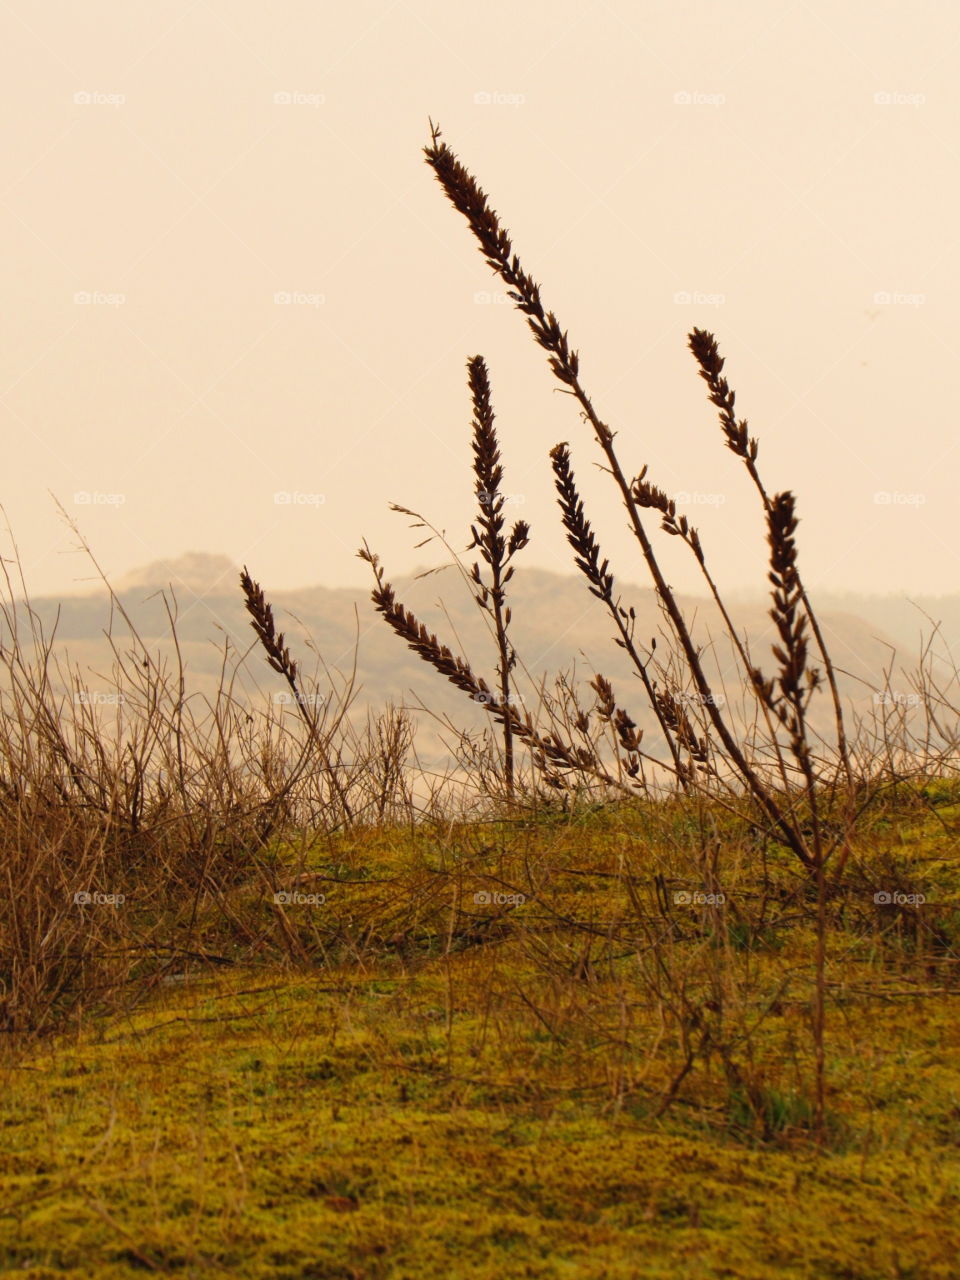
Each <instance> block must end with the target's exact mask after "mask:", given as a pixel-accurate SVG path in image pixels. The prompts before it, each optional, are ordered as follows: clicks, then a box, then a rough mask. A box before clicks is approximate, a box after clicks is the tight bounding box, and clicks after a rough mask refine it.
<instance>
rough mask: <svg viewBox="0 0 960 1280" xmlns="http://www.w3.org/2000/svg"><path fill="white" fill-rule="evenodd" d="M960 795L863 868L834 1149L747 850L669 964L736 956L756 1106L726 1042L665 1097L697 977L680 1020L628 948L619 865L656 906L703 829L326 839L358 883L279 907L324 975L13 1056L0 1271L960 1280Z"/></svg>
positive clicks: (504, 829) (917, 804)
mask: <svg viewBox="0 0 960 1280" xmlns="http://www.w3.org/2000/svg"><path fill="white" fill-rule="evenodd" d="M954 800H955V796H954V795H953V794H952V793H950V794H947V793H942V792H939V791H937V790H936V788H934V789H933V790H931V792H930V794H929V795H928V796H919V797H916V798H915V800H914V801H913V802H911V804H909V805H901V806H899V807H896V806H893V807H890V808H889V809H888V810H887V811H885V812H881V813H874V814H872V815H871V816H870V818H869V819H865V821H864V823H863V824H862V827H863V829H862V831H861V832H860V833H859V834H858V836H857V838H856V839H855V840H854V841H852V842H851V856H850V859H849V861H848V869H850V868H853V869H855V870H857V869H859V870H857V875H858V876H860V878H861V879H860V880H858V881H857V883H861V881H862V883H861V887H860V889H859V890H855V891H851V894H850V896H849V901H848V902H845V903H844V904H843V907H842V910H841V911H840V912H839V914H838V915H837V916H836V918H835V920H834V924H833V927H832V931H831V938H830V955H831V959H830V966H829V973H828V978H829V982H830V988H829V990H830V1005H829V1011H828V1019H829V1026H828V1062H827V1067H828V1080H829V1092H828V1110H829V1126H830V1127H829V1136H828V1140H827V1143H826V1145H825V1146H824V1147H823V1148H822V1149H818V1147H817V1145H816V1144H815V1143H814V1141H813V1137H812V1134H811V1131H810V1110H809V1082H810V1061H811V1054H810V1044H809V988H810V979H811V962H810V957H811V956H812V939H813V934H812V930H811V927H810V923H809V921H808V920H804V919H802V918H798V915H797V911H796V909H795V906H792V907H788V908H785V909H784V914H783V916H782V918H781V917H778V916H777V914H776V912H775V911H769V912H766V914H764V913H763V912H762V911H761V909H760V907H758V906H757V899H756V896H751V895H756V893H757V889H756V884H757V860H758V859H759V858H760V856H761V854H760V852H758V851H757V850H756V849H755V848H754V847H753V846H750V845H749V844H747V843H746V841H745V840H742V839H739V838H737V839H734V838H733V835H732V834H731V833H729V832H727V835H729V837H730V843H729V844H728V845H723V847H722V848H721V854H720V863H719V867H720V874H721V876H722V880H723V884H724V887H725V889H726V890H727V891H728V896H729V898H730V904H731V905H730V907H729V908H728V910H729V911H730V913H731V914H729V915H724V916H723V918H722V927H723V930H724V933H723V940H722V944H721V942H719V941H718V937H717V933H716V929H715V928H714V929H713V931H712V932H711V930H709V929H707V930H705V929H703V928H701V927H700V924H701V923H702V922H701V921H699V917H698V916H697V913H696V912H694V913H690V914H688V915H687V916H682V915H681V916H679V917H678V918H679V920H680V924H679V926H678V928H677V930H676V936H673V937H672V938H671V940H670V942H669V945H668V946H667V949H666V950H665V952H664V953H663V959H664V963H665V964H668V965H669V966H671V967H672V971H673V972H675V973H681V974H683V975H684V981H685V983H686V987H685V989H686V990H687V991H688V993H690V992H692V993H694V994H695V995H697V998H698V999H699V996H700V995H703V997H704V999H706V998H707V997H708V996H709V995H710V993H711V992H713V993H714V994H715V993H716V990H717V988H716V983H717V981H718V977H717V975H718V974H720V973H722V974H723V975H724V976H723V984H724V985H723V994H724V1001H725V1005H726V1014H725V1018H726V1021H725V1024H724V1025H725V1026H726V1027H727V1029H728V1031H729V1036H730V1038H729V1044H730V1045H731V1046H732V1048H731V1052H732V1053H733V1054H734V1055H735V1058H736V1061H737V1063H738V1066H739V1068H740V1070H741V1072H742V1078H743V1080H744V1081H747V1082H748V1083H749V1084H750V1086H751V1087H752V1088H753V1094H752V1096H753V1098H754V1105H753V1106H752V1107H751V1105H750V1103H749V1100H748V1099H747V1098H746V1097H743V1096H738V1092H737V1088H736V1087H734V1086H733V1085H731V1081H730V1078H729V1075H727V1074H726V1073H725V1071H724V1070H723V1069H722V1066H721V1063H720V1062H719V1060H718V1058H717V1056H716V1055H712V1056H711V1055H709V1054H708V1055H705V1056H704V1057H703V1059H700V1058H698V1059H697V1061H696V1062H695V1064H694V1066H693V1067H692V1069H691V1070H690V1072H689V1073H688V1075H687V1076H686V1077H685V1078H684V1080H683V1081H682V1083H681V1085H680V1086H679V1087H678V1089H677V1091H676V1099H675V1101H674V1103H673V1105H671V1106H670V1107H669V1108H667V1109H666V1110H665V1111H664V1112H663V1114H660V1115H658V1112H659V1110H660V1107H661V1104H662V1100H663V1098H664V1096H665V1093H666V1091H667V1090H668V1089H669V1088H670V1085H671V1082H672V1081H674V1080H675V1078H676V1075H677V1070H678V1064H680V1063H681V1062H682V1052H681V1049H682V1044H681V1040H682V1036H681V1034H680V1032H679V1031H678V1025H675V1024H674V1022H672V1021H671V1019H670V1017H669V1001H670V1000H671V999H674V997H675V992H674V990H673V988H670V989H669V990H667V991H666V993H665V995H666V997H667V1003H666V1004H665V1005H658V1003H657V1001H656V1000H654V999H652V997H651V991H650V987H649V984H646V983H644V982H643V981H641V977H640V973H641V968H642V966H641V965H640V964H639V962H638V958H637V954H630V950H631V949H630V947H629V946H623V945H611V943H610V938H611V937H614V936H615V937H618V938H620V939H622V938H623V937H624V936H627V935H629V932H630V928H631V927H632V925H631V920H632V916H631V913H632V912H635V908H636V904H635V903H633V902H632V900H631V896H630V892H629V891H628V890H627V888H626V886H625V882H624V881H623V880H622V878H618V876H619V873H621V872H623V871H626V872H627V873H628V874H631V875H634V876H636V878H637V879H636V884H635V892H636V894H637V895H638V899H639V898H641V897H642V903H643V904H645V905H650V906H651V910H652V909H653V908H652V904H653V903H654V902H655V900H656V899H655V895H654V891H653V889H652V887H651V885H652V881H653V877H654V876H655V875H660V876H662V877H664V878H665V881H666V882H668V883H671V884H678V883H679V884H683V883H689V882H690V881H689V868H690V865H691V856H692V855H691V849H693V848H695V846H696V844H697V841H698V834H697V833H698V830H699V824H698V822H696V821H693V822H691V821H689V820H688V818H687V817H682V816H677V817H675V818H672V819H671V820H670V821H669V822H666V823H665V822H664V820H663V819H661V818H658V819H657V820H656V821H654V820H652V819H649V818H648V816H647V815H645V814H644V813H643V812H642V811H637V812H636V813H633V814H629V813H628V814H624V813H623V812H617V813H614V814H608V813H606V812H601V813H597V814H592V815H588V816H586V817H584V818H582V819H578V820H569V819H559V820H557V821H555V822H541V823H538V824H536V825H529V824H521V825H508V824H503V825H500V826H489V827H486V828H483V829H469V830H468V829H464V830H462V831H458V832H451V831H450V830H447V831H445V832H433V833H430V832H423V833H418V834H417V835H416V836H415V837H414V836H412V835H411V833H410V832H409V831H408V832H403V831H394V832H370V833H367V834H366V835H364V834H362V833H361V834H359V835H354V836H351V837H349V838H347V837H344V838H343V839H342V840H340V841H339V843H338V845H337V847H336V848H335V849H332V848H331V846H330V845H329V844H325V845H324V847H323V848H322V849H320V848H317V849H316V850H315V851H314V852H313V853H312V854H311V859H310V863H309V865H311V866H313V867H316V868H320V869H322V870H323V874H326V875H328V876H329V877H330V880H329V881H328V882H327V883H326V884H325V887H324V891H325V892H326V895H327V902H326V904H325V906H324V907H323V908H322V913H318V912H316V909H311V908H304V909H302V910H301V911H300V912H299V913H298V911H297V910H295V909H293V908H290V909H288V910H287V912H286V918H287V921H288V928H289V930H291V931H292V933H293V936H294V937H295V938H296V940H297V942H298V945H301V946H302V947H303V948H305V949H307V950H309V948H310V947H311V946H314V947H315V948H316V947H319V948H320V950H321V951H322V955H319V954H317V953H316V952H314V953H312V961H311V962H310V963H304V962H303V961H302V960H301V961H300V962H299V963H298V964H297V965H294V964H292V963H290V962H286V963H284V962H282V961H281V960H280V959H279V958H277V957H274V958H272V959H270V958H260V959H259V960H258V961H257V962H253V961H251V960H249V959H248V960H247V961H246V962H244V963H242V964H241V963H238V964H236V965H234V966H231V967H226V966H221V967H219V968H218V969H217V970H216V971H215V972H210V971H209V970H207V969H203V968H201V967H197V968H196V969H195V970H194V971H193V973H192V974H191V975H190V977H191V981H189V982H183V983H179V984H177V985H176V986H168V987H163V988H161V987H159V986H158V987H156V988H154V990H153V991H152V992H151V993H150V994H149V995H147V996H145V997H144V998H143V999H142V1000H141V1001H140V1002H139V1003H138V1004H137V1005H136V1006H135V1007H133V1008H132V1009H131V1010H130V1011H129V1012H128V1013H126V1014H124V1015H122V1016H118V1015H116V1014H114V1015H112V1016H109V1017H107V1016H102V1017H101V1016H91V1018H90V1019H89V1020H88V1021H87V1022H86V1024H85V1025H84V1026H83V1027H82V1028H80V1030H79V1031H78V1032H77V1033H75V1034H70V1035H61V1036H59V1037H57V1038H56V1039H55V1040H50V1041H47V1042H46V1043H44V1044H42V1045H39V1046H35V1047H34V1048H32V1049H31V1050H30V1051H29V1052H27V1053H26V1054H24V1055H21V1056H19V1057H16V1058H11V1059H10V1060H9V1062H8V1063H7V1064H6V1067H5V1068H4V1069H3V1076H4V1079H3V1092H2V1098H0V1134H2V1138H0V1151H2V1155H0V1270H2V1272H3V1274H5V1275H8V1276H10V1277H15V1278H17V1280H54V1278H55V1277H62V1276H75V1277H81V1276H90V1277H104V1278H105V1280H114V1278H115V1280H120V1278H121V1277H142V1276H143V1275H145V1274H149V1273H151V1272H155V1273H157V1274H170V1275H176V1276H182V1277H194V1276H196V1277H199V1276H204V1277H206V1276H210V1277H213V1276H219V1275H231V1276H236V1277H250V1278H251V1280H260V1278H263V1280H266V1278H267V1277H269V1278H270V1280H308V1278H313V1280H325V1278H328V1277H329V1278H340V1280H359V1278H363V1280H381V1278H382V1280H387V1278H389V1280H401V1278H408V1280H432V1278H434V1277H437V1278H438V1280H439V1278H442V1280H455V1278H457V1277H464V1278H465V1280H502V1278H512V1277H556V1278H557V1280H561V1278H565V1277H571V1278H572V1277H576V1278H581V1277H582V1278H583V1280H607V1278H609V1280H629V1278H631V1277H651V1278H653V1277H657V1278H660V1277H663V1278H664V1280H666V1278H667V1277H669V1278H671V1280H673V1278H679V1280H687V1278H689V1280H712V1278H714V1277H737V1278H738V1280H770V1277H781V1276H782V1277H809V1280H830V1278H834V1277H836V1278H838V1280H839V1278H844V1280H888V1278H889V1280H895V1278H900V1280H902V1278H905V1277H910V1278H912V1280H934V1278H937V1280H956V1278H957V1277H958V1276H960V1019H958V1011H960V1003H958V1001H960V986H958V984H957V982H956V978H957V973H956V960H955V957H956V953H957V951H956V944H957V940H958V936H960V928H958V925H957V919H958V916H957V911H956V908H955V905H954V904H955V903H956V901H957V900H958V899H960V876H958V872H957V861H956V852H955V836H954V834H953V826H954V824H955V823H956V821H957V817H958V806H957V805H956V804H955V803H954ZM718 825H720V827H721V834H723V833H724V832H725V831H726V828H724V827H723V826H722V824H720V823H719V819H718ZM724 838H725V839H726V836H725V837H724ZM278 856H280V857H281V858H282V856H283V851H279V854H278ZM766 856H768V858H769V860H770V866H768V878H769V879H770V882H771V883H772V884H774V885H776V884H777V883H782V884H783V885H784V886H792V887H793V888H794V889H795V888H796V886H797V883H798V877H797V874H796V870H795V868H793V866H792V865H791V863H790V860H789V856H788V855H784V854H783V853H782V851H774V852H772V853H768V854H767V855H766ZM869 867H874V868H876V875H875V878H874V879H873V881H872V882H871V884H869V885H868V884H867V883H866V881H865V880H863V875H864V868H869ZM684 873H686V878H685V875H684ZM888 882H889V884H890V887H891V888H903V887H904V886H908V887H910V888H912V889H914V890H916V891H922V892H924V893H925V894H926V896H927V899H928V904H929V906H930V909H931V911H930V914H929V915H928V917H924V918H923V919H924V922H926V921H927V920H930V921H934V922H935V924H934V926H930V925H928V924H927V923H924V926H923V927H921V928H917V927H915V925H912V924H911V921H913V920H914V919H915V915H916V913H913V914H912V915H911V914H910V913H907V912H896V911H894V912H892V913H891V912H890V911H889V910H887V914H886V915H885V914H884V913H883V910H881V909H880V908H877V907H876V906H875V904H874V903H873V900H872V893H871V892H869V890H870V889H872V887H873V886H874V885H878V886H880V887H883V886H884V885H886V884H887V883H888ZM498 885H499V886H503V887H504V888H507V889H509V888H514V889H515V888H516V887H517V886H521V887H523V888H525V889H526V890H527V892H528V895H529V900H528V901H527V902H526V903H525V904H524V905H523V906H521V907H518V908H516V910H514V911H513V912H511V913H510V915H509V918H508V923H509V928H508V929H507V928H503V927H501V926H502V925H503V920H494V921H493V925H490V924H489V917H490V915H491V910H490V909H486V908H484V907H482V906H475V905H474V902H473V894H474V892H476V891H478V888H483V887H484V886H487V887H490V886H494V887H496V886H498ZM312 887H313V886H311V888H312ZM230 892H231V895H232V897H231V898H230V913H229V914H230V916H232V917H234V918H235V919H240V918H246V917H247V916H249V915H250V914H251V913H253V912H256V911H260V912H261V913H263V916H264V919H273V917H274V916H275V915H276V909H275V908H274V907H272V904H263V903H262V902H260V898H262V891H261V890H259V889H257V888H256V887H251V886H249V885H239V886H237V887H236V888H234V889H232V890H231V891H230ZM258 895H259V896H258ZM738 895H739V901H740V902H741V903H742V904H743V906H742V909H741V910H740V912H739V914H737V913H735V912H734V910H733V908H734V905H735V903H736V901H737V900H738ZM465 904H466V905H465ZM748 908H749V909H748ZM311 910H314V913H315V914H314V915H313V916H311V917H310V918H309V919H307V918H306V915H307V913H308V912H309V911H311ZM884 910H886V909H884ZM271 912H272V913H273V915H271V914H270V913H271ZM494 914H496V913H495V912H494ZM224 918H225V917H224V913H223V912H222V911H218V910H214V909H213V907H211V909H210V914H209V920H208V921H207V925H206V928H207V930H208V933H207V935H206V938H205V941H206V943H207V944H208V945H211V946H217V947H219V950H220V953H221V954H222V953H223V952H225V951H227V950H228V948H229V945H230V938H229V937H228V936H227V933H228V932H229V929H228V926H227V925H225V924H224ZM318 920H319V921H320V923H318ZM485 920H486V921H487V922H488V923H487V924H484V923H483V922H484V921H485ZM478 921H479V922H480V924H478ZM571 922H573V923H571ZM708 923H709V922H708ZM715 924H716V920H714V925H715ZM484 930H486V933H485V932H484ZM218 931H219V932H218ZM644 936H646V935H645V934H644V933H643V930H642V929H641V930H640V931H639V932H638V934H637V937H638V939H639V942H638V946H637V948H635V949H634V950H635V951H642V938H643V937H644ZM681 985H682V984H681ZM701 988H702V990H701ZM704 1007H708V1006H706V1005H705V1006H704ZM665 1009H666V1011H667V1012H666V1013H665ZM704 1016H705V1017H706V1016H707V1015H704ZM747 1032H749V1035H748V1036H747V1035H746V1033H747ZM745 1036H746V1038H744V1037H745ZM758 1097H760V1098H762V1099H763V1100H764V1107H765V1110H764V1112H763V1115H762V1116H758V1114H757V1109H756V1105H755V1103H756V1098H758Z"/></svg>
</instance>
